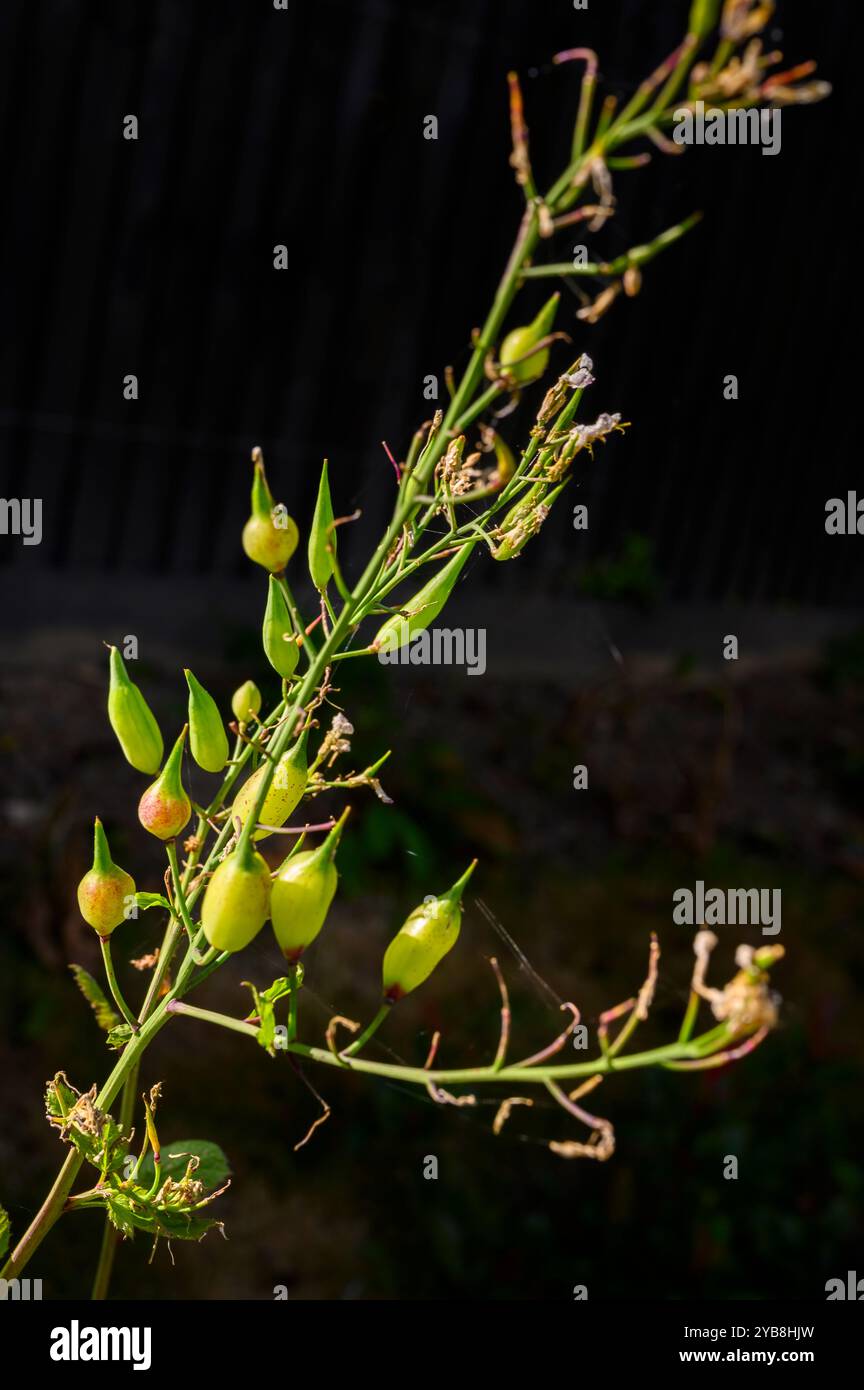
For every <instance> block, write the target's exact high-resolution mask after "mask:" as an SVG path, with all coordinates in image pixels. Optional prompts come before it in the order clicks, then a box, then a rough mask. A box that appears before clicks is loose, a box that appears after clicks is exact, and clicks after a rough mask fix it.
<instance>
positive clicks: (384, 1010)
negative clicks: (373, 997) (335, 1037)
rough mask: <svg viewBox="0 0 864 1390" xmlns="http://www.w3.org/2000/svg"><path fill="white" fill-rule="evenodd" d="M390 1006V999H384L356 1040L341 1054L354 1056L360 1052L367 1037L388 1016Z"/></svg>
mask: <svg viewBox="0 0 864 1390" xmlns="http://www.w3.org/2000/svg"><path fill="white" fill-rule="evenodd" d="M392 1007H393V1005H392V1004H391V1002H390V1000H389V999H388V1000H386V1001H385V1002H384V1003H383V1004H382V1005H381V1008H380V1009H379V1010H378V1012H377V1014H376V1015H375V1017H374V1018H373V1020H372V1022H371V1023H370V1024H369V1025H368V1026H367V1027H366V1028H364V1029H363V1032H362V1033H361V1034H360V1036H359V1038H358V1039H357V1041H356V1042H353V1043H352V1044H351V1046H350V1047H346V1048H345V1050H344V1052H343V1053H342V1056H343V1057H355V1056H356V1055H357V1053H358V1052H361V1051H362V1049H363V1048H364V1047H365V1046H366V1044H367V1042H368V1041H369V1039H370V1038H371V1037H372V1035H373V1034H374V1033H377V1032H378V1029H379V1028H380V1027H381V1024H382V1023H383V1022H384V1020H385V1018H387V1017H388V1016H389V1014H390V1010H391V1009H392Z"/></svg>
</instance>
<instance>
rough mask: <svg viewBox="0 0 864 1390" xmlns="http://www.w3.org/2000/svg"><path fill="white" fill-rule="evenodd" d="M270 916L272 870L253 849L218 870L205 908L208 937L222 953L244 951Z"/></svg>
mask: <svg viewBox="0 0 864 1390" xmlns="http://www.w3.org/2000/svg"><path fill="white" fill-rule="evenodd" d="M269 912H270V870H269V868H268V867H267V862H266V860H264V859H262V857H261V855H260V854H258V852H257V850H254V849H252V847H251V845H245V846H244V847H243V848H242V849H240V848H238V849H237V850H236V851H235V853H234V854H229V855H228V858H227V859H223V860H222V863H221V864H220V865H219V866H218V867H217V869H216V871H215V873H214V874H213V877H212V878H211V880H210V882H209V883H208V884H207V888H206V891H205V893H204V901H203V902H202V904H201V925H202V927H203V928H204V935H205V936H206V938H207V940H208V941H209V942H210V945H211V946H215V947H216V948H217V949H218V950H220V951H242V950H243V947H244V946H248V945H249V942H250V941H251V940H252V939H253V937H255V936H257V935H258V933H259V931H260V930H261V928H262V927H263V925H264V923H265V922H266V921H267V917H268V914H269Z"/></svg>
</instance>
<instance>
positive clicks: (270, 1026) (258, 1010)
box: [243, 961, 303, 1057]
mask: <svg viewBox="0 0 864 1390" xmlns="http://www.w3.org/2000/svg"><path fill="white" fill-rule="evenodd" d="M295 969H296V980H289V979H288V977H287V976H286V975H280V977H279V979H278V980H274V981H273V983H272V985H268V986H267V988H266V989H262V990H259V989H258V988H257V987H256V986H255V985H253V984H251V983H250V981H249V980H244V981H243V984H244V985H245V986H246V988H247V989H251V991H252V998H253V1000H254V1005H255V1006H254V1008H253V1010H252V1012H251V1014H249V1015H248V1019H249V1020H250V1021H251V1020H252V1019H257V1020H258V1035H257V1041H258V1042H259V1043H260V1045H261V1046H262V1047H263V1048H264V1050H265V1052H269V1054H270V1056H271V1057H275V1056H276V1050H275V1048H274V1046H273V1044H274V1041H275V1038H276V1026H277V1025H276V1008H275V1006H276V1004H277V1002H278V1001H279V1000H280V999H284V998H285V996H286V995H288V994H292V993H293V992H294V990H295V989H299V988H300V986H301V985H302V984H303V966H302V964H301V963H300V961H298V962H297V965H296V967H295Z"/></svg>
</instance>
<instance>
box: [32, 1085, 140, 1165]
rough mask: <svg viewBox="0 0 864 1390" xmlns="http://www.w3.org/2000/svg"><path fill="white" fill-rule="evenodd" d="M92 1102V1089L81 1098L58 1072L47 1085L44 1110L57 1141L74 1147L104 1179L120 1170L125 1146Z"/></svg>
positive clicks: (112, 1124)
mask: <svg viewBox="0 0 864 1390" xmlns="http://www.w3.org/2000/svg"><path fill="white" fill-rule="evenodd" d="M95 1101H96V1087H95V1086H91V1088H90V1090H89V1091H86V1092H85V1093H84V1094H83V1095H82V1094H81V1093H80V1092H79V1091H77V1090H76V1089H75V1087H74V1086H72V1085H71V1084H70V1083H69V1081H68V1079H67V1077H66V1073H65V1072H62V1071H60V1072H58V1073H57V1075H56V1076H55V1077H54V1080H53V1081H49V1082H48V1086H47V1090H46V1092H45V1111H46V1114H47V1116H48V1122H49V1124H51V1125H53V1126H54V1127H55V1129H58V1130H59V1131H60V1138H61V1139H62V1140H63V1141H64V1142H65V1143H67V1144H72V1145H74V1147H75V1148H76V1149H77V1150H78V1152H79V1153H80V1154H82V1155H83V1157H84V1158H86V1159H87V1162H88V1163H92V1164H93V1167H94V1168H98V1169H99V1171H100V1173H101V1174H102V1176H103V1177H105V1176H106V1175H108V1174H110V1173H115V1172H119V1170H120V1169H121V1168H122V1167H123V1162H124V1159H125V1157H126V1153H125V1149H126V1145H125V1143H124V1140H123V1131H122V1130H121V1129H120V1126H119V1125H118V1124H117V1123H116V1121H115V1120H113V1119H112V1118H111V1116H110V1115H108V1114H106V1112H105V1111H104V1110H100V1109H99V1108H98V1107H97V1105H96V1104H95Z"/></svg>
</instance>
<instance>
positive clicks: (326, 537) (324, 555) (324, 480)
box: [309, 459, 336, 593]
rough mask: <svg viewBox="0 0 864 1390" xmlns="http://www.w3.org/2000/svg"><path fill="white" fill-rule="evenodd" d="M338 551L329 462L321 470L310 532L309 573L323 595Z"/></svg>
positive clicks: (325, 461)
mask: <svg viewBox="0 0 864 1390" xmlns="http://www.w3.org/2000/svg"><path fill="white" fill-rule="evenodd" d="M335 550H336V528H335V527H334V525H333V503H332V501H331V498H330V482H329V479H328V477H327V460H326V459H325V460H324V463H323V466H322V468H321V477H320V479H319V482H318V500H317V502H316V503H315V515H314V516H313V518H312V530H311V531H310V532H309V573H310V575H311V576H312V583H313V584H314V585H315V588H316V589H320V590H321V592H322V593H323V592H324V590H325V589H326V588H327V585H328V584H329V582H330V579H331V577H332V574H333V556H334V553H335Z"/></svg>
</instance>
